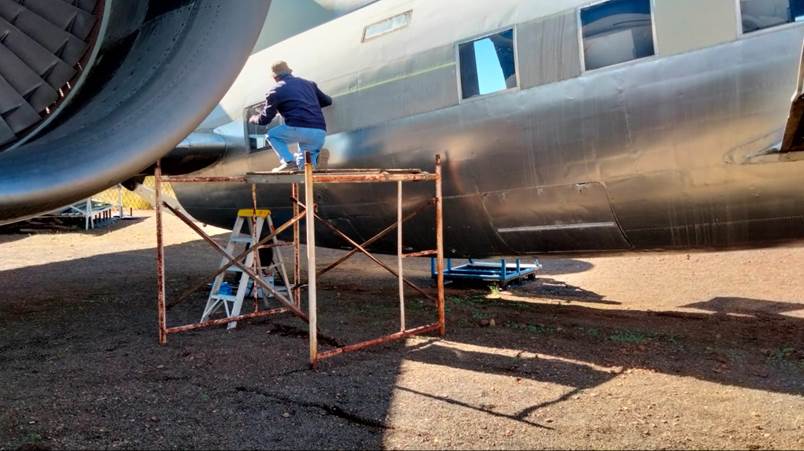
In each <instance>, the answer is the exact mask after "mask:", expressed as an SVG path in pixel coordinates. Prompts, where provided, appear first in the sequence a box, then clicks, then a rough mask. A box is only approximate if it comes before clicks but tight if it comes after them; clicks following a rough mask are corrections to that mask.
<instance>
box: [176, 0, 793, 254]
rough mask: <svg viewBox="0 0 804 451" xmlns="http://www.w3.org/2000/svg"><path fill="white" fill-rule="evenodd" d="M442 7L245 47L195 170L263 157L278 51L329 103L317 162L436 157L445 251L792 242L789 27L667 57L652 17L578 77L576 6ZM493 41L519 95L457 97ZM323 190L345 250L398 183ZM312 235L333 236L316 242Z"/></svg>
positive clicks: (190, 196) (369, 228)
mask: <svg viewBox="0 0 804 451" xmlns="http://www.w3.org/2000/svg"><path fill="white" fill-rule="evenodd" d="M662 1H667V0H657V2H662ZM452 3H454V2H431V1H387V2H384V1H381V2H379V3H377V4H374V5H370V6H368V7H366V8H364V9H363V10H360V11H357V12H355V13H352V14H350V15H347V16H345V17H343V18H340V19H338V20H336V21H333V22H331V23H328V24H325V25H322V26H320V27H318V28H315V29H313V30H311V31H309V32H306V33H303V34H302V35H299V36H296V37H294V38H291V39H289V40H287V41H284V42H282V43H280V44H278V45H276V46H273V47H271V48H268V49H266V50H263V51H261V52H259V53H256V54H254V55H253V56H252V57H251V59H250V61H249V63H248V64H247V66H246V68H245V69H244V71H243V72H242V73H241V76H240V78H239V79H238V82H237V83H235V85H234V87H233V88H232V90H231V91H230V94H229V95H227V98H225V99H224V100H223V101H222V102H221V106H220V107H219V109H218V111H217V112H216V113H214V114H213V115H212V116H211V118H210V119H209V120H208V121H207V122H206V123H205V125H204V126H205V127H206V128H207V129H210V130H211V129H214V131H215V132H216V133H218V134H221V135H224V136H226V139H227V140H228V142H229V143H230V150H229V152H228V153H227V154H226V156H225V157H224V158H223V159H222V160H221V161H219V162H218V163H217V164H215V165H212V166H210V167H208V168H206V169H204V170H202V171H200V172H198V173H197V174H199V175H202V174H203V175H235V174H243V173H245V172H249V171H264V170H269V169H270V168H272V167H274V166H275V165H276V164H277V159H276V157H275V155H274V153H273V152H272V151H271V150H270V149H265V148H261V145H260V143H259V134H260V133H261V132H262V131H259V132H260V133H254V130H251V131H250V130H249V129H248V127H247V126H246V125H245V118H246V117H247V115H248V114H249V107H251V106H253V105H257V104H259V103H260V102H261V101H262V97H263V94H264V92H265V91H266V90H267V89H268V88H269V87H270V84H271V81H270V80H269V77H268V76H267V71H268V69H267V68H268V67H269V63H270V62H271V61H273V60H276V59H285V60H288V62H289V63H290V64H291V65H292V66H294V67H295V68H296V73H297V74H298V75H299V76H302V77H305V78H309V79H312V80H315V81H317V82H318V83H319V85H320V86H321V87H322V88H323V89H324V90H325V91H327V92H328V93H329V94H331V95H333V97H334V100H335V104H334V106H333V107H332V108H329V109H327V111H326V114H327V118H328V123H329V132H330V134H329V138H328V140H327V144H326V146H325V149H324V163H323V165H324V166H326V167H328V168H366V167H372V168H374V167H384V168H422V169H425V170H429V169H431V168H432V166H433V160H434V156H435V155H436V154H441V155H442V156H443V157H444V176H445V179H444V183H445V185H444V194H445V196H446V200H445V220H446V223H445V237H446V247H447V249H448V250H449V251H451V254H453V255H472V256H487V255H501V254H544V253H575V252H612V251H613V252H619V251H629V250H660V249H661V250H672V249H713V248H731V247H754V246H766V245H771V244H774V243H780V242H787V241H791V240H798V239H801V238H804V192H802V190H800V189H798V188H799V186H798V185H799V184H800V182H801V180H802V175H803V174H804V161H801V158H799V155H798V152H793V153H779V152H774V151H773V148H774V146H777V145H778V143H779V142H780V141H781V139H782V135H783V133H784V129H785V124H786V121H787V117H788V114H789V110H790V101H791V96H792V95H793V93H794V92H795V90H796V87H797V83H798V75H799V74H798V71H799V65H800V61H801V55H802V42H804V25H799V24H787V25H781V26H779V27H775V28H769V29H767V30H763V31H759V32H756V33H751V34H748V33H746V34H741V33H739V30H735V37H734V38H733V39H727V38H722V39H721V41H717V40H716V42H715V43H714V44H712V45H702V46H700V48H699V47H697V46H695V45H689V44H688V45H689V46H690V48H689V49H686V50H685V49H684V48H683V46H682V49H681V51H679V50H678V49H675V50H673V51H667V52H666V54H662V52H663V50H662V42H661V41H660V40H661V39H662V37H663V36H669V35H670V34H669V32H668V34H667V35H663V34H662V32H661V29H662V26H664V25H666V24H664V23H663V22H662V20H663V19H662V16H660V15H659V14H660V13H661V12H662V10H661V9H660V8H656V10H655V11H652V18H653V21H654V24H653V27H654V39H655V41H656V42H654V44H655V45H656V47H657V50H656V54H654V55H653V56H647V57H641V58H637V59H633V60H631V61H627V62H622V63H619V64H613V65H610V66H607V67H601V68H595V69H590V68H589V67H585V66H588V65H590V60H589V58H588V56H587V59H586V60H585V59H584V56H585V55H584V53H585V51H586V50H585V49H586V48H587V47H585V45H584V44H585V42H584V37H583V36H582V32H581V27H582V26H583V25H582V21H581V20H579V18H580V17H581V16H580V14H581V13H580V12H579V11H582V10H583V8H584V7H586V6H587V5H588V4H589V3H590V2H581V1H569V0H566V1H561V2H515V1H504V2H494V4H492V3H491V2H477V3H478V4H476V5H472V6H468V4H467V3H465V2H458V3H461V4H462V5H467V6H466V7H465V8H464V9H465V10H466V11H463V12H461V11H455V9H454V8H453V7H454V6H455V5H452ZM470 3H475V2H470ZM731 3H734V2H731ZM579 8H580V9H579ZM406 11H412V19H411V21H410V24H409V25H407V26H406V27H405V28H403V29H400V30H397V31H392V32H390V33H388V34H387V35H381V36H378V37H376V38H373V39H371V40H367V41H365V42H363V40H362V38H361V37H360V36H358V35H359V34H362V33H363V32H365V30H364V25H369V24H371V23H373V22H374V21H377V20H381V19H383V17H393V16H395V15H398V14H401V13H405V12H406ZM738 13H739V11H738ZM477 16H481V17H480V18H478V17H477ZM450 20H451V21H450ZM737 26H738V24H735V27H737ZM508 30H511V32H512V34H511V36H513V37H514V39H513V41H514V47H513V49H514V52H515V57H514V60H515V68H516V71H515V73H514V74H505V75H509V76H508V77H506V78H507V80H506V81H507V82H508V83H510V84H513V85H514V86H506V87H505V88H504V89H500V90H499V91H498V92H494V93H489V94H488V95H476V96H471V97H468V98H467V95H466V93H467V79H466V77H465V76H464V77H462V75H461V73H462V65H465V64H466V57H465V55H464V53H463V52H462V50H461V49H462V48H463V49H465V48H466V47H462V45H463V44H472V43H473V42H477V41H478V40H481V39H482V38H484V37H485V36H488V35H489V34H490V33H492V34H496V35H499V36H503V37H505V36H506V35H505V34H504V33H506V32H507V31H508ZM676 31H677V32H679V30H676ZM690 33H691V34H693V35H694V34H695V31H694V30H692V31H691V32H690ZM423 36H427V37H428V38H429V41H428V42H427V43H422V42H420V41H421V40H422V37H423ZM707 39H710V38H707ZM476 48H477V47H476ZM302 49H304V50H302ZM478 52H479V50H478ZM478 55H479V54H478ZM478 58H479V57H478ZM502 59H503V58H502V57H500V61H502ZM463 72H465V68H464V71H463ZM503 72H504V70H503ZM511 77H515V78H511ZM475 82H477V80H475ZM482 83H483V82H482V81H481V82H480V84H482ZM474 88H475V89H476V90H477V88H478V87H477V86H475V87H474ZM481 88H482V87H481ZM481 90H482V89H481ZM175 188H176V192H177V196H178V198H179V200H180V201H181V202H182V204H183V206H184V207H185V208H186V209H187V210H188V211H189V212H191V213H192V214H193V215H194V216H195V217H196V218H197V219H198V220H200V221H203V222H205V223H209V224H214V225H218V226H223V227H227V228H228V227H231V223H232V221H233V220H234V211H235V210H237V209H238V208H243V207H248V206H250V205H251V200H250V199H251V197H250V188H249V187H246V186H239V185H182V186H177V187H175ZM318 193H319V204H320V209H321V213H322V214H323V215H324V216H326V217H328V218H329V219H331V220H332V221H333V222H334V223H336V224H338V225H339V226H341V227H342V228H343V229H345V230H346V231H348V232H351V233H352V234H354V235H355V236H356V237H358V238H360V237H362V238H368V237H370V236H371V235H373V234H374V233H375V232H376V231H378V230H380V229H381V228H383V227H385V226H386V225H388V224H389V223H391V222H393V220H394V218H395V186H383V185H361V186H333V187H320V188H319V190H318ZM288 196H289V187H275V186H261V187H259V195H258V197H259V200H260V203H261V206H265V207H269V208H271V209H272V210H273V211H274V212H275V214H277V215H279V216H283V217H287V215H288V213H289V207H290V203H289V201H288ZM406 196H407V198H408V205H407V206H408V207H409V208H412V207H413V206H414V205H417V204H418V203H420V202H422V201H424V200H425V199H427V198H428V197H430V196H432V187H431V186H425V185H421V186H415V187H414V186H411V187H410V188H409V189H408V191H406ZM280 219H281V218H280ZM432 238H433V234H432V222H431V221H430V220H428V219H426V218H423V219H422V220H418V221H414V222H412V223H410V225H409V226H407V227H406V229H405V243H406V245H407V246H410V248H412V249H422V248H429V247H430V246H432ZM320 243H321V244H323V245H326V246H332V247H339V246H341V245H343V244H344V243H342V242H340V241H338V239H337V238H336V237H334V236H329V235H326V234H324V233H323V232H322V236H321V238H320ZM394 246H395V244H394V243H393V241H386V242H383V243H378V247H379V248H380V249H383V248H387V249H389V250H394V249H395V247H394Z"/></svg>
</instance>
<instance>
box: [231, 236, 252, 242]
mask: <svg viewBox="0 0 804 451" xmlns="http://www.w3.org/2000/svg"><path fill="white" fill-rule="evenodd" d="M253 241H254V237H252V236H251V235H235V234H232V236H231V237H230V238H229V242H230V243H241V244H251V243H252V242H253Z"/></svg>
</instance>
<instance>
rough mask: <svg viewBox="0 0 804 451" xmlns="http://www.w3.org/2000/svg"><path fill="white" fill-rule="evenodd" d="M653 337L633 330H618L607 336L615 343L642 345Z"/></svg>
mask: <svg viewBox="0 0 804 451" xmlns="http://www.w3.org/2000/svg"><path fill="white" fill-rule="evenodd" d="M651 338H653V336H652V335H651V334H647V333H644V332H639V331H635V330H618V331H616V332H614V333H613V334H611V335H609V340H611V341H614V342H617V343H629V344H642V343H645V342H647V341H649V340H650V339H651Z"/></svg>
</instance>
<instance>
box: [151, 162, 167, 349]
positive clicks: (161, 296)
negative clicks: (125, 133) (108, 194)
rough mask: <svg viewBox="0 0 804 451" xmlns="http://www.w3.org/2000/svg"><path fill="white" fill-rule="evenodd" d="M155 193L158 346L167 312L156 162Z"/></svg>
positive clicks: (162, 341)
mask: <svg viewBox="0 0 804 451" xmlns="http://www.w3.org/2000/svg"><path fill="white" fill-rule="evenodd" d="M154 189H155V191H156V205H155V206H154V207H156V321H157V324H158V325H159V344H160V345H164V344H166V343H167V312H166V311H165V243H164V239H163V235H162V234H163V233H164V232H163V230H162V165H161V161H159V160H157V162H156V168H155V169H154Z"/></svg>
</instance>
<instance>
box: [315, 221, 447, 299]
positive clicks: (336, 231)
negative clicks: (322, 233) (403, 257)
mask: <svg viewBox="0 0 804 451" xmlns="http://www.w3.org/2000/svg"><path fill="white" fill-rule="evenodd" d="M315 217H316V218H318V220H319V221H321V223H322V224H324V226H325V227H327V228H328V229H330V230H332V231H333V232H334V233H335V234H336V235H338V236H339V237H341V238H342V239H343V240H345V241H346V242H347V243H349V244H351V245H352V246H353V247H355V248H356V249H357V250H358V251H360V252H361V253H363V254H364V255H365V256H366V257H368V258H369V259H371V261H373V262H374V263H376V264H378V265H380V266H381V267H382V268H383V269H384V270H386V271H388V272H390V273H391V274H393V275H394V277H397V276H398V274H397V273H396V271H394V270H393V269H392V268H391V267H390V266H388V265H386V264H385V263H383V262H381V261H380V260H378V259H377V257H375V256H374V255H372V254H371V252H369V251H367V250H366V249H365V248H364V247H363V246H361V245H359V244H357V242H356V241H355V240H353V239H351V238H349V236H348V235H346V234H345V233H343V232H341V231H340V230H339V229H338V228H337V227H335V226H334V225H332V224H331V223H329V222H328V221H326V220H324V219H323V218H322V217H321V216H318V214H316V215H315ZM404 281H405V285H407V286H409V287H411V288H413V289H414V290H416V291H418V292H419V294H421V295H422V296H424V297H426V298H427V299H429V300H431V301H433V302H436V298H434V297H433V296H431V295H430V294H428V293H427V292H426V291H424V290H422V289H421V288H419V287H418V286H417V285H416V284H414V283H413V282H411V281H409V280H407V279H404Z"/></svg>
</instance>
